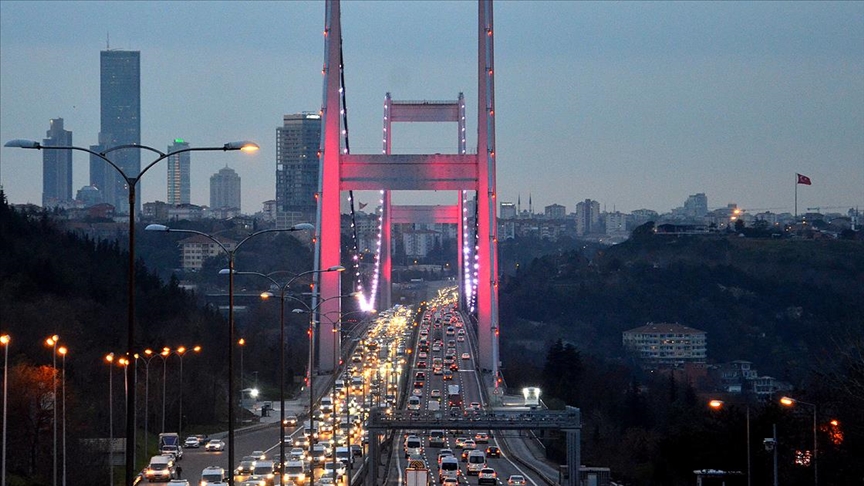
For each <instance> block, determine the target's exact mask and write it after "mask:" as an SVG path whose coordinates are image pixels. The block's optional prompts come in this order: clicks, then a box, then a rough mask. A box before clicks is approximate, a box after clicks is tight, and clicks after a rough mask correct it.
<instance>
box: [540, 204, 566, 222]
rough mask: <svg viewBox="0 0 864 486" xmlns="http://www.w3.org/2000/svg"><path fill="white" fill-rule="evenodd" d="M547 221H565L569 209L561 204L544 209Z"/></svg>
mask: <svg viewBox="0 0 864 486" xmlns="http://www.w3.org/2000/svg"><path fill="white" fill-rule="evenodd" d="M543 215H544V216H546V219H564V218H565V217H566V216H567V208H566V207H564V206H562V205H560V204H550V205H549V206H546V207H545V208H543Z"/></svg>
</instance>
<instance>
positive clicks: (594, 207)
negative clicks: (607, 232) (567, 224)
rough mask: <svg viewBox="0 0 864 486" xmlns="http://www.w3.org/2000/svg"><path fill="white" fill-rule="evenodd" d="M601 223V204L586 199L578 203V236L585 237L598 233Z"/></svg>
mask: <svg viewBox="0 0 864 486" xmlns="http://www.w3.org/2000/svg"><path fill="white" fill-rule="evenodd" d="M599 222H600V203H599V202H597V201H594V200H592V199H586V200H585V201H580V202H578V203H576V234H577V235H579V236H585V235H587V234H591V233H594V232H596V231H597V229H598V228H597V226H598V223H599Z"/></svg>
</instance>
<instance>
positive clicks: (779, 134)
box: [0, 0, 864, 212]
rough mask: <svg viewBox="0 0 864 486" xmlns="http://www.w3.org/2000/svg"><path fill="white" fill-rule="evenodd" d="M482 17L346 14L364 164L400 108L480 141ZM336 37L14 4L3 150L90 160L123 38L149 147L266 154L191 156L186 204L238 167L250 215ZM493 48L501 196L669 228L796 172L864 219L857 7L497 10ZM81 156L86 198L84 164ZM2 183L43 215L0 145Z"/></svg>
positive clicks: (360, 10) (537, 6)
mask: <svg viewBox="0 0 864 486" xmlns="http://www.w3.org/2000/svg"><path fill="white" fill-rule="evenodd" d="M476 18H477V6H476V3H474V2H468V1H464V2H463V1H453V2H419V1H407V2H372V1H362V2H360V1H346V2H343V5H342V25H343V39H344V56H345V69H346V89H347V97H348V113H349V128H350V141H351V151H352V152H353V153H378V152H379V151H380V148H381V142H380V140H381V126H382V123H381V117H382V102H383V98H384V94H385V93H386V92H388V91H389V92H391V93H392V95H393V98H394V99H405V100H424V99H425V100H447V99H455V98H456V96H457V95H458V93H459V92H464V93H465V96H466V99H467V102H468V106H469V117H468V119H469V132H476V105H477V101H476V92H477V87H476V85H477V82H476V59H477V55H476V52H477V46H476V23H477V20H476ZM323 25H324V4H323V3H322V2H294V1H281V2H264V1H255V2H239V1H237V2H204V1H194V2H132V1H129V2H120V1H117V2H95V1H90V2H73V1H64V2H48V1H36V2H33V1H26V2H18V1H10V0H3V1H2V2H0V141H3V142H5V141H7V140H10V139H13V138H29V139H36V140H41V139H42V138H44V137H45V132H46V130H47V129H48V120H49V119H51V118H63V119H64V122H65V127H66V129H67V130H72V132H73V142H74V143H75V144H76V145H81V146H88V145H90V144H94V143H95V142H96V140H97V134H98V132H99V51H100V50H104V49H105V48H106V45H107V44H108V43H109V42H110V47H111V48H112V49H128V50H138V51H141V60H142V61H141V69H142V75H141V78H142V79H141V84H142V93H141V96H142V143H143V144H145V145H152V146H155V147H157V148H160V149H162V150H165V149H166V148H167V146H168V145H169V144H170V142H171V141H172V140H173V139H174V138H184V139H185V140H187V141H188V142H190V144H192V145H193V146H211V145H221V144H222V143H224V142H226V141H231V140H239V139H250V140H255V141H258V142H259V143H260V145H261V147H262V150H261V151H260V152H259V153H258V154H256V155H254V156H251V157H249V156H245V155H243V154H239V153H236V152H233V153H203V154H193V169H192V202H193V203H195V204H209V177H210V175H211V174H213V173H215V172H216V171H217V170H218V169H219V168H221V167H224V166H225V165H226V164H228V165H229V166H231V167H233V168H235V169H236V170H237V171H238V173H239V174H240V176H241V177H242V179H243V189H242V190H243V210H244V211H245V212H255V211H258V210H259V209H260V208H261V202H262V201H264V200H267V199H272V198H273V197H274V192H275V182H274V173H275V139H276V128H277V127H278V126H280V125H281V123H282V115H283V114H289V113H298V112H303V111H317V110H318V109H319V108H320V106H321V94H322V93H321V89H322V83H321V66H322V62H323V48H324V44H323V38H322V30H323ZM495 34H496V38H495V42H496V44H495V56H496V58H495V62H496V69H495V73H496V80H495V81H496V118H497V153H498V172H497V173H498V194H499V199H498V200H499V201H514V202H515V201H516V199H517V197H519V196H520V195H521V199H522V207H523V209H527V201H528V197H529V195H531V197H532V199H533V202H534V207H535V210H538V211H541V212H542V207H543V206H545V205H549V204H553V203H558V204H563V205H564V206H566V207H567V210H568V211H572V210H573V209H574V207H575V203H576V202H577V201H579V200H584V199H586V198H590V199H595V200H598V201H600V203H601V206H604V207H606V208H607V209H608V210H610V211H611V210H612V209H613V208H615V209H618V210H621V211H631V210H633V209H639V208H650V209H655V210H658V211H661V212H665V211H668V210H670V209H671V208H673V207H676V206H680V205H681V204H682V203H683V201H684V200H685V199H686V197H687V196H688V195H689V194H694V193H698V192H704V193H705V194H706V195H707V196H708V203H709V206H710V207H719V206H725V205H726V204H727V203H730V202H734V203H737V204H739V205H740V206H741V207H744V208H747V209H750V210H753V211H757V210H763V209H769V210H772V211H775V212H781V211H789V212H791V211H792V209H793V203H794V190H795V184H794V182H795V173H796V172H800V173H802V174H805V175H807V176H809V177H810V178H811V179H812V181H813V185H812V186H801V187H800V188H799V191H798V198H799V210H801V208H806V207H817V206H818V207H822V208H834V207H838V209H837V210H838V211H839V210H840V208H848V207H852V206H861V207H862V208H864V2H836V3H831V2H813V3H809V2H797V1H796V2H762V3H758V2H715V3H711V2H669V3H663V2H657V3H652V2H636V3H617V2H611V1H610V2H565V1H554V2H540V1H500V2H497V3H496V4H495ZM439 125H440V126H439ZM455 132H456V128H455V124H437V125H429V124H398V125H396V126H395V128H394V153H412V152H413V153H435V152H441V153H447V152H454V151H455V149H456V144H455V139H456V136H455ZM468 145H469V147H472V146H474V147H476V137H474V136H472V137H470V138H469V140H468ZM145 159H146V157H145ZM74 160H75V162H74V182H73V186H74V188H73V190H77V189H78V188H80V187H81V186H83V185H85V184H87V183H88V164H87V157H86V155H85V154H76V155H75V159H74ZM0 171H2V172H0V182H2V184H3V185H4V187H5V189H6V192H7V195H8V197H9V199H10V201H12V202H14V203H23V202H34V203H39V202H40V201H41V191H42V182H41V177H42V174H41V172H42V171H41V154H40V153H38V152H34V151H28V150H21V149H11V148H0ZM165 171H166V167H165V165H162V166H157V167H155V168H154V169H153V170H152V171H151V172H149V173H147V174H146V175H145V176H144V178H143V179H142V186H143V200H144V201H153V200H157V199H158V200H163V201H164V200H166V183H165V178H166V174H165ZM452 197H453V196H452V194H438V195H429V194H407V195H406V194H402V195H399V196H397V197H395V198H394V200H395V201H396V202H398V203H402V202H407V201H409V200H410V201H414V202H418V201H419V202H430V203H437V202H451V200H452ZM368 199H369V200H370V201H371V199H372V195H368ZM361 201H362V197H361ZM831 210H832V211H833V210H834V209H831ZM823 211H826V209H823Z"/></svg>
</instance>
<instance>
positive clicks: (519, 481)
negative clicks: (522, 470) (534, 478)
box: [507, 474, 528, 486]
mask: <svg viewBox="0 0 864 486" xmlns="http://www.w3.org/2000/svg"><path fill="white" fill-rule="evenodd" d="M526 484H528V482H527V481H526V480H525V476H523V475H521V474H511V475H510V478H509V479H507V486H525V485H526Z"/></svg>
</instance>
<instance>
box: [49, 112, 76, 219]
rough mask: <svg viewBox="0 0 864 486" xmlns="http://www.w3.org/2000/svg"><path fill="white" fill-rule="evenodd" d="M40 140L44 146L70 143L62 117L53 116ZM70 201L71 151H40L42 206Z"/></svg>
mask: <svg viewBox="0 0 864 486" xmlns="http://www.w3.org/2000/svg"><path fill="white" fill-rule="evenodd" d="M49 123H50V125H49V129H48V131H47V132H46V133H45V136H46V137H47V138H45V139H43V140H42V145H43V146H45V147H52V146H53V147H59V146H71V145H72V132H71V131H69V130H64V129H63V119H62V118H54V119H52V120H51V121H50V122H49ZM71 201H72V151H71V150H43V151H42V207H44V208H53V207H56V206H62V205H64V204H67V203H69V202H71Z"/></svg>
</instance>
